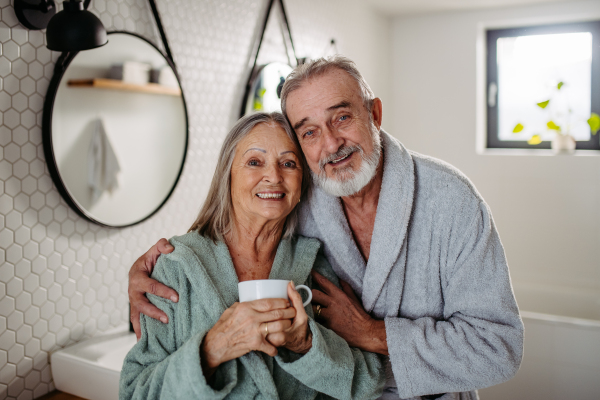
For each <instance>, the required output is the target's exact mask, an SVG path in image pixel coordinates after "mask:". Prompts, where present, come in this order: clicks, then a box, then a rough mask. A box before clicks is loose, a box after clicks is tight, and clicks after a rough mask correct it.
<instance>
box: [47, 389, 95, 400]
mask: <svg viewBox="0 0 600 400" xmlns="http://www.w3.org/2000/svg"><path fill="white" fill-rule="evenodd" d="M38 400H85V399H83V398H81V397H77V396H73V395H72V394H68V393H64V392H60V391H58V390H55V391H54V392H50V393H48V394H47V395H45V396H42V397H40V398H39V399H38Z"/></svg>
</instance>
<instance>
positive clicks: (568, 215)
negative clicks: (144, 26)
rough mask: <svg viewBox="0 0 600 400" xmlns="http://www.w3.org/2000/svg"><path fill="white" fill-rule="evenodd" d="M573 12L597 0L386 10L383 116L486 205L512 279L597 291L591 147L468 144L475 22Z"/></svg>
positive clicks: (594, 7) (597, 161)
mask: <svg viewBox="0 0 600 400" xmlns="http://www.w3.org/2000/svg"><path fill="white" fill-rule="evenodd" d="M573 16H582V17H584V18H594V17H595V18H600V2H599V1H585V2H583V1H582V2H570V3H567V4H564V3H563V4H560V3H559V4H548V5H538V6H529V7H519V8H502V9H488V10H484V11H462V12H451V13H440V14H428V15H416V16H406V17H398V18H395V19H394V21H393V24H392V48H393V51H392V57H393V59H392V76H393V79H392V87H393V100H392V104H384V124H383V126H384V127H385V128H387V129H388V130H391V131H392V133H393V134H394V135H395V136H396V137H398V138H399V139H400V140H401V141H402V142H403V143H404V144H405V145H406V146H407V147H408V148H410V149H412V150H415V151H418V152H421V153H425V154H428V155H431V156H434V157H438V158H441V159H443V160H446V161H448V162H450V163H452V164H454V165H455V166H456V167H458V168H459V169H461V170H462V171H463V172H464V173H466V174H467V176H469V177H470V179H471V180H472V181H473V182H474V183H475V185H476V187H477V188H478V189H479V191H480V192H481V194H482V195H483V197H484V198H485V199H486V201H487V202H488V203H489V204H490V206H491V208H492V212H493V215H494V219H495V221H496V224H497V226H498V229H499V231H500V236H501V238H502V241H503V244H504V246H505V251H506V254H507V257H508V261H509V265H510V270H511V275H512V278H513V282H514V283H516V284H530V283H536V284H548V285H563V286H571V287H575V288H578V289H580V290H583V289H586V290H589V291H592V292H595V293H596V294H600V253H599V252H598V249H599V248H600V157H599V156H597V155H596V156H589V157H588V156H498V155H495V156H491V155H477V154H476V151H475V141H476V39H477V32H478V24H480V23H490V24H500V23H503V21H504V22H506V21H518V20H522V21H524V20H527V19H546V20H553V19H556V20H560V19H563V18H570V17H573ZM595 111H596V112H600V110H595Z"/></svg>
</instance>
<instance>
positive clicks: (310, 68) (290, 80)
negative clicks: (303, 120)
mask: <svg viewBox="0 0 600 400" xmlns="http://www.w3.org/2000/svg"><path fill="white" fill-rule="evenodd" d="M334 68H337V69H340V70H342V71H345V72H347V73H348V75H350V76H351V77H352V78H353V79H354V80H355V81H356V83H357V84H358V87H359V88H360V97H361V98H362V100H363V103H364V105H365V108H366V109H367V111H369V112H370V111H371V109H372V108H373V100H374V99H375V94H374V93H373V91H372V90H371V87H369V84H368V83H367V81H366V80H365V78H363V76H362V75H361V74H360V72H359V71H358V68H356V64H355V63H354V61H352V60H351V59H349V58H347V57H344V56H340V55H335V56H331V57H327V58H318V59H316V60H312V61H309V62H307V63H305V64H302V65H299V66H297V67H296V68H295V69H294V70H293V71H292V73H291V74H290V75H289V76H288V77H287V78H286V80H285V83H284V85H283V88H282V89H281V110H282V112H283V115H285V117H286V118H287V116H288V115H287V109H286V103H287V97H288V96H289V94H290V93H291V92H293V91H294V90H296V89H299V88H300V87H301V86H302V85H303V84H304V83H305V82H307V81H308V80H310V79H311V78H314V77H317V76H321V75H323V74H325V73H326V72H328V71H330V70H332V69H334Z"/></svg>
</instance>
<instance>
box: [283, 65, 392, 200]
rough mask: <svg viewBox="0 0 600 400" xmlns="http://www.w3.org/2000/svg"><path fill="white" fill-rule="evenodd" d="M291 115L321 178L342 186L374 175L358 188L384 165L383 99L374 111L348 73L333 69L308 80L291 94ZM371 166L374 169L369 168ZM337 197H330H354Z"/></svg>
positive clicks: (310, 165) (316, 175)
mask: <svg viewBox="0 0 600 400" xmlns="http://www.w3.org/2000/svg"><path fill="white" fill-rule="evenodd" d="M287 115H288V118H289V120H290V123H291V124H292V127H293V128H294V130H295V132H296V135H297V136H298V140H299V141H300V145H301V146H302V151H303V152H304V155H305V156H306V160H307V162H308V165H309V167H310V169H311V171H312V173H313V177H315V179H317V180H320V181H330V182H333V183H338V184H342V183H344V182H348V183H350V181H352V180H356V179H358V178H360V175H361V174H362V175H365V174H367V175H370V176H366V177H365V176H363V177H362V179H359V180H360V181H361V183H359V186H360V187H358V188H356V187H355V189H358V190H359V189H361V188H362V187H363V186H364V185H366V184H367V183H368V182H369V181H370V180H371V179H372V177H373V176H374V173H375V172H374V168H376V167H377V164H378V161H379V153H378V141H379V134H378V132H379V129H380V126H381V125H380V124H381V101H380V100H379V99H375V101H374V106H373V110H372V111H371V112H369V110H367V109H366V108H365V106H364V102H363V100H362V98H361V96H360V89H359V86H358V83H356V81H355V80H354V79H353V78H352V77H351V76H350V75H348V73H346V72H345V71H342V70H340V69H332V70H330V71H328V72H326V73H325V74H323V75H321V76H318V77H316V78H313V79H311V80H309V81H308V82H305V83H304V84H303V85H302V86H301V87H300V88H299V89H296V90H294V91H293V92H291V93H290V94H289V96H288V99H287ZM375 153H377V154H375ZM369 158H370V161H369ZM369 162H370V163H371V164H373V163H375V165H374V167H373V166H372V165H371V167H372V168H370V169H369V168H366V167H367V165H365V163H367V164H368V163H369ZM365 170H368V171H365ZM365 180H366V181H365ZM358 190H354V192H356V191H358ZM351 191H352V190H351ZM354 192H353V193H354ZM337 193H338V194H335V193H330V194H334V195H338V196H345V195H350V194H353V193H348V191H347V190H346V191H344V190H342V191H341V192H337Z"/></svg>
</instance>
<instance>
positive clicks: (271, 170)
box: [264, 163, 283, 183]
mask: <svg viewBox="0 0 600 400" xmlns="http://www.w3.org/2000/svg"><path fill="white" fill-rule="evenodd" d="M264 179H265V180H266V181H267V182H269V183H281V181H282V180H283V177H282V175H281V170H280V168H279V165H278V164H277V163H275V164H274V165H273V164H272V165H270V166H268V167H267V170H266V171H265V176H264Z"/></svg>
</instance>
